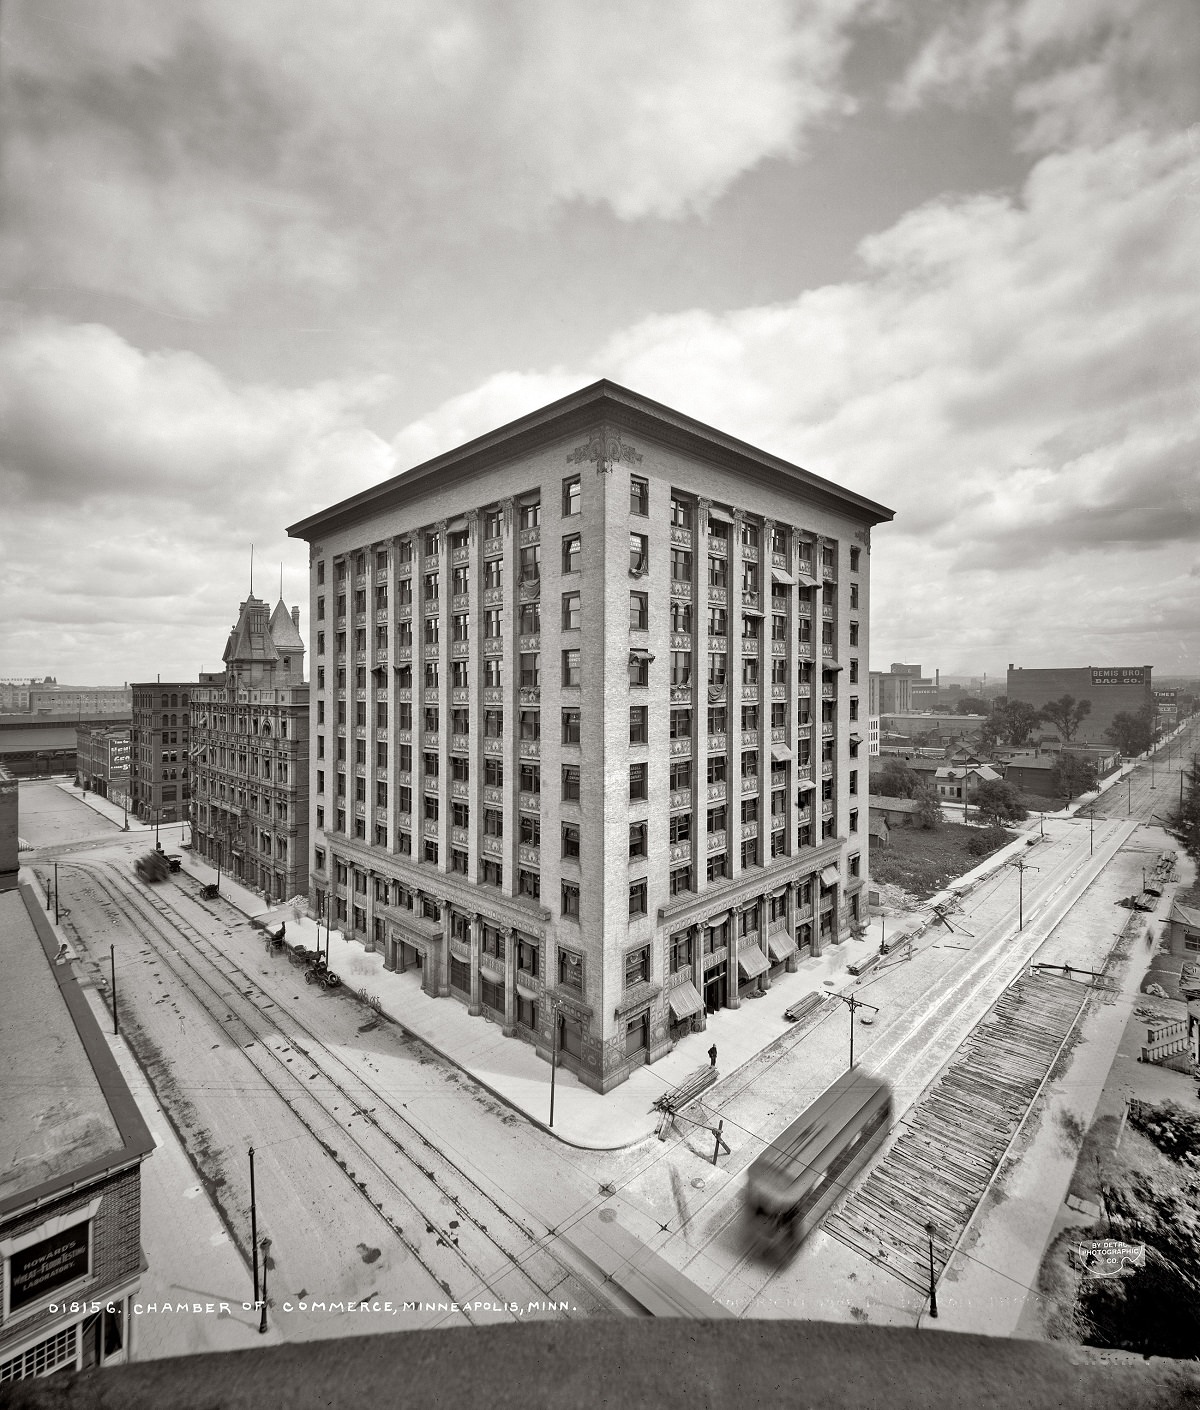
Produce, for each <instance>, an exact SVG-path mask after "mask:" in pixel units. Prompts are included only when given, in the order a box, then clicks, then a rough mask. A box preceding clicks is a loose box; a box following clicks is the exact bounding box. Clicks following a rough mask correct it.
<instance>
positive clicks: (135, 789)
mask: <svg viewBox="0 0 1200 1410" xmlns="http://www.w3.org/2000/svg"><path fill="white" fill-rule="evenodd" d="M195 688H196V685H195V682H194V681H169V682H165V683H164V682H162V681H154V682H149V681H146V682H140V683H135V684H134V686H133V730H132V732H131V734H130V765H131V769H132V773H131V792H132V796H133V806H134V811H135V812H136V813H137V816H138V817H139V818H140V819H141V820H142V821H143V822H148V823H153V822H164V823H170V822H181V821H182V820H183V819H184V818H186V817H187V816H188V804H189V800H190V793H189V783H188V710H189V709H190V706H191V693H192V691H193V690H195Z"/></svg>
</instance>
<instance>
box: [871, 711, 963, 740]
mask: <svg viewBox="0 0 1200 1410" xmlns="http://www.w3.org/2000/svg"><path fill="white" fill-rule="evenodd" d="M987 718H988V717H987V716H986V715H957V714H955V715H950V714H945V715H942V714H937V715H934V714H930V715H921V714H915V713H914V714H910V715H896V714H889V713H888V712H887V711H886V710H885V711H884V714H883V721H882V724H883V730H884V733H885V734H902V735H905V736H906V737H907V738H909V739H920V738H921V737H922V736H923V735H933V736H934V737H935V738H936V739H937V741H938V743H939V744H943V745H944V744H951V743H953V742H954V741H955V740H958V739H965V738H966V737H967V736H968V735H973V734H978V733H979V731H980V730H981V729H982V728H983V726H984V725H985V724H986V723H987Z"/></svg>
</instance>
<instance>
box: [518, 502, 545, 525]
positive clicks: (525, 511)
mask: <svg viewBox="0 0 1200 1410" xmlns="http://www.w3.org/2000/svg"><path fill="white" fill-rule="evenodd" d="M519 522H520V527H521V528H522V529H536V528H537V527H538V525H539V524H540V523H541V522H542V502H541V500H534V501H533V503H532V504H523V505H521V510H520V520H519Z"/></svg>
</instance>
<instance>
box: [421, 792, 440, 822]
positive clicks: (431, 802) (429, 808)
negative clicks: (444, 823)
mask: <svg viewBox="0 0 1200 1410" xmlns="http://www.w3.org/2000/svg"><path fill="white" fill-rule="evenodd" d="M424 816H425V818H426V819H427V820H428V821H429V822H437V820H438V797H437V794H436V793H427V794H426V795H425V807H424Z"/></svg>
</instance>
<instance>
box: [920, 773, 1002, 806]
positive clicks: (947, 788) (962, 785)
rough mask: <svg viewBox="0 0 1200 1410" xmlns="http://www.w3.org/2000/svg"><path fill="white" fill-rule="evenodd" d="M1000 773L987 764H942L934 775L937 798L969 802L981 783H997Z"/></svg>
mask: <svg viewBox="0 0 1200 1410" xmlns="http://www.w3.org/2000/svg"><path fill="white" fill-rule="evenodd" d="M999 781H1000V775H999V774H998V773H997V772H996V770H995V769H993V768H992V767H991V766H990V765H989V764H943V765H942V767H941V768H940V769H938V771H937V773H936V774H935V775H934V787H935V788H936V789H937V794H938V797H939V798H945V799H948V800H949V801H951V802H957V803H969V802H970V801H971V800H972V799H973V798H974V797H975V794H976V793H977V792H978V790H979V785H980V784H981V783H998V782H999Z"/></svg>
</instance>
